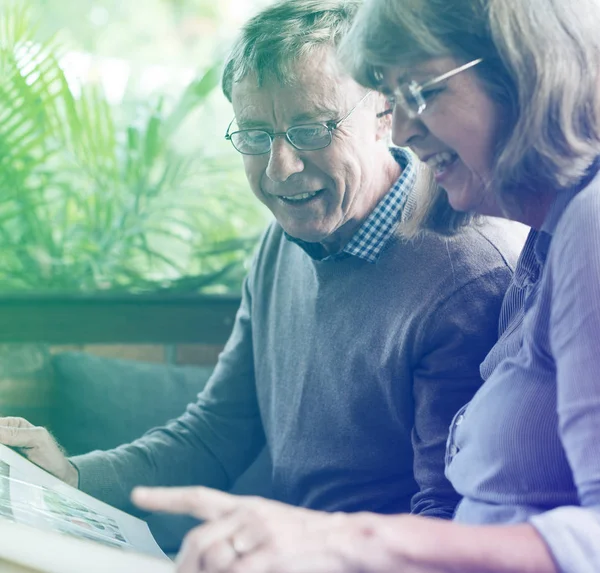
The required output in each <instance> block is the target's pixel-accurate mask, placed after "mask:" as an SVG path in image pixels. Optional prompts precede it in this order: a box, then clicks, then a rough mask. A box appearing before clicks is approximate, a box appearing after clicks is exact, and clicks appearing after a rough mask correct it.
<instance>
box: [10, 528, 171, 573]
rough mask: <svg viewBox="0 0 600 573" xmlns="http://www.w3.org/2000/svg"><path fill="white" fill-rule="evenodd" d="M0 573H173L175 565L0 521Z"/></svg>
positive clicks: (146, 556)
mask: <svg viewBox="0 0 600 573" xmlns="http://www.w3.org/2000/svg"><path fill="white" fill-rule="evenodd" d="M0 571H1V572H2V573H5V572H6V573H9V572H10V573H84V572H85V573H175V564H174V563H172V562H170V561H166V560H164V559H157V558H156V557H150V556H148V555H144V554H142V553H135V552H133V551H123V550H121V549H117V548H114V547H109V546H107V545H102V544H99V543H94V542H92V541H89V540H87V539H81V538H78V537H71V536H69V535H64V534H62V533H57V532H55V531H47V530H44V529H38V528H35V527H31V526H29V525H23V524H21V523H16V522H11V521H8V520H5V519H2V518H0Z"/></svg>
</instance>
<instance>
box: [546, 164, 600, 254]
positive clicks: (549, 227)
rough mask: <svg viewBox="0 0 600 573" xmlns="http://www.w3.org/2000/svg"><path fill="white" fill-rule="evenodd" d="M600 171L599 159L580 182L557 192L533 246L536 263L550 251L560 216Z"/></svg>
mask: <svg viewBox="0 0 600 573" xmlns="http://www.w3.org/2000/svg"><path fill="white" fill-rule="evenodd" d="M599 169H600V158H599V159H597V160H596V161H595V162H594V163H593V164H592V165H591V166H590V168H589V169H588V172H587V173H586V175H585V176H584V177H583V178H582V180H581V181H580V182H579V183H577V184H576V185H574V186H573V187H571V188H570V189H565V190H564V191H559V192H558V193H557V194H556V197H555V198H554V201H553V202H552V205H551V206H550V210H549V211H548V214H547V215H546V218H545V219H544V222H543V223H542V226H541V228H540V231H539V234H538V238H537V241H536V244H535V254H536V257H537V259H538V261H539V262H540V263H541V264H544V263H545V262H546V257H547V256H548V250H549V249H550V243H551V241H552V235H554V232H555V231H556V227H557V226H558V222H559V221H560V218H561V217H562V214H563V213H564V212H565V211H566V209H567V207H568V206H569V203H571V201H572V200H573V199H574V198H575V196H576V195H577V194H578V193H579V192H580V191H581V190H582V189H583V188H585V187H587V186H588V185H589V184H590V183H591V182H592V180H593V179H594V178H595V177H596V176H597V173H598V170H599Z"/></svg>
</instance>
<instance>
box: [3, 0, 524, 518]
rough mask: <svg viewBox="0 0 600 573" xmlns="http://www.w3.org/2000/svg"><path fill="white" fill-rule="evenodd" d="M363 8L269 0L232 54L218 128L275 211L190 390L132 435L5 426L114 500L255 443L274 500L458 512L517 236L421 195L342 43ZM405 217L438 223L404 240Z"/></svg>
mask: <svg viewBox="0 0 600 573" xmlns="http://www.w3.org/2000/svg"><path fill="white" fill-rule="evenodd" d="M358 5H359V2H356V1H338V2H332V1H321V0H319V1H314V0H286V1H283V2H280V3H278V4H275V5H273V6H272V7H269V8H267V9H265V10H264V11H263V12H262V13H260V14H258V15H257V16H256V17H255V18H254V19H252V20H250V21H249V22H248V24H247V25H246V26H245V28H244V29H243V31H242V33H241V36H240V37H239V39H238V41H237V43H236V45H235V47H234V49H233V51H232V53H231V56H230V59H229V61H228V62H227V65H226V68H225V72H224V76H223V89H224V92H225V95H226V96H227V97H228V98H229V99H230V100H231V102H232V104H233V110H234V115H235V120H234V121H233V122H232V123H231V125H230V126H229V129H228V131H227V136H226V137H227V139H229V140H230V141H231V143H232V144H233V146H234V147H235V148H236V149H237V150H238V151H239V152H240V153H241V154H242V158H243V161H244V166H245V170H246V174H247V177H248V182H249V184H250V187H251V189H252V191H253V192H254V194H255V195H256V197H257V198H258V200H259V201H262V202H263V203H264V204H265V205H267V207H268V208H269V209H270V210H271V211H272V212H273V214H274V216H275V219H276V220H275V221H274V222H273V223H272V224H271V226H270V227H269V229H268V230H267V231H266V233H265V235H264V237H263V240H262V243H261V245H260V247H259V249H258V253H257V255H256V258H255V261H254V264H253V266H252V268H251V270H250V272H249V275H248V277H247V279H246V281H245V283H244V287H243V296H242V303H241V307H240V309H239V312H238V314H237V318H236V321H235V325H234V328H233V332H232V334H231V338H230V339H229V341H228V343H227V345H226V347H225V349H224V351H223V353H222V354H221V355H220V357H219V361H218V364H217V366H216V369H215V371H214V374H213V375H212V378H211V380H210V381H209V383H208V386H207V388H206V389H205V391H203V392H202V393H201V394H199V396H198V400H197V402H196V403H194V404H190V405H189V407H188V408H187V410H186V412H185V413H183V414H182V415H181V416H180V417H179V418H178V419H176V420H174V421H171V422H169V423H167V424H166V425H165V426H164V427H162V428H157V429H154V430H152V431H150V432H149V433H147V434H146V435H144V436H143V437H141V438H140V439H138V440H137V441H135V442H133V443H131V444H128V445H124V446H121V447H119V448H117V449H115V450H112V451H107V452H92V453H89V454H86V455H83V456H79V457H76V458H72V459H71V460H70V461H69V460H67V458H65V457H64V456H63V454H62V453H60V450H59V448H58V447H57V445H56V444H55V443H54V442H53V441H52V439H51V438H50V437H49V435H48V433H47V432H46V431H45V430H43V429H33V428H27V427H26V423H25V422H22V421H21V422H20V424H21V426H22V429H17V430H14V429H13V430H12V431H8V430H6V428H5V429H4V430H2V431H0V440H1V441H3V442H5V443H8V444H10V445H17V446H24V445H26V446H28V449H27V450H26V451H27V455H28V456H29V457H30V458H31V459H32V460H33V461H35V462H36V463H38V464H39V465H41V466H43V467H46V468H47V469H48V470H49V471H51V472H53V473H54V474H55V475H57V476H59V477H60V478H62V479H64V480H65V481H68V482H70V483H72V484H74V485H78V486H79V487H80V488H81V489H82V490H84V491H86V492H88V493H91V494H92V495H94V496H96V497H98V498H100V499H102V500H104V501H107V502H108V503H111V504H113V505H115V506H118V507H121V508H125V509H131V508H132V506H131V504H130V501H129V495H130V492H131V490H132V488H133V487H134V486H135V485H137V484H146V485H171V486H173V485H191V484H203V485H207V486H212V487H217V488H221V489H227V488H228V487H230V485H231V484H232V482H233V481H234V480H235V478H236V477H237V476H238V475H239V474H240V473H241V472H242V471H243V470H244V469H245V468H246V467H247V466H248V465H249V464H250V463H251V461H252V460H253V459H254V458H255V456H256V455H257V454H258V453H259V451H260V450H261V449H262V448H263V446H264V445H265V444H266V446H267V448H268V450H269V452H270V455H271V458H272V463H273V470H272V479H273V491H274V495H275V497H277V498H278V499H280V500H283V501H286V502H288V503H292V504H296V505H299V506H304V507H310V508H318V509H322V510H343V511H359V510H370V511H375V512H382V513H398V512H403V511H410V510H412V511H413V512H417V513H421V514H425V515H435V516H439V517H450V516H451V515H452V512H453V510H454V507H455V504H456V502H457V495H456V494H455V492H454V491H453V490H452V488H451V487H450V485H449V483H448V482H447V481H446V480H445V478H444V475H443V465H444V460H443V457H444V445H445V441H446V435H447V429H448V426H449V423H450V420H451V418H452V416H453V414H454V412H455V411H456V410H457V409H458V408H459V407H460V406H462V405H463V404H464V403H466V402H467V401H468V400H469V399H470V397H471V395H472V394H473V393H474V392H475V390H476V389H477V388H478V386H479V385H480V376H479V363H480V362H481V361H482V359H483V357H484V356H485V354H486V353H487V351H488V350H489V348H490V347H491V346H492V344H493V343H494V342H495V339H496V332H497V326H496V325H497V323H498V314H499V310H500V305H501V301H502V297H503V293H504V290H505V288H506V286H507V284H508V282H509V280H510V277H511V269H512V266H513V263H514V262H515V261H516V258H517V255H518V251H519V248H520V246H521V240H520V234H519V233H517V234H516V235H515V230H514V228H511V227H507V226H500V224H499V223H498V224H491V223H489V222H487V223H485V222H484V223H481V222H479V223H478V224H477V225H467V224H466V223H467V222H466V221H460V220H459V219H458V215H457V214H456V213H452V212H451V210H450V209H449V208H448V206H447V204H445V203H444V199H443V195H442V194H435V193H434V195H433V197H434V199H431V193H432V186H431V181H430V176H429V171H428V169H427V168H426V167H424V166H422V165H421V166H420V165H418V164H417V163H416V162H415V159H414V158H413V157H412V156H411V155H409V154H408V153H407V152H405V151H403V150H401V149H392V150H390V149H389V147H388V135H389V116H388V115H387V114H386V108H387V104H386V101H385V99H384V98H383V97H382V96H380V95H378V94H375V93H372V92H368V91H365V90H364V89H363V88H361V87H360V86H359V85H358V84H357V83H355V82H354V81H353V80H352V79H351V78H350V77H349V76H348V75H347V74H346V72H345V71H344V70H343V69H342V68H341V66H340V64H339V63H338V61H337V57H336V47H337V45H338V42H339V40H340V39H341V37H342V36H343V35H344V33H345V31H346V30H347V29H348V28H349V25H350V23H351V19H352V17H353V15H354V13H355V11H356V9H357V8H358ZM430 199H431V200H430ZM417 223H418V224H423V225H425V224H429V225H433V226H436V227H437V230H438V231H439V230H442V231H445V232H446V236H441V235H440V234H437V233H431V232H428V231H423V232H422V233H420V234H419V235H415V233H414V228H415V227H416V226H417ZM411 233H412V235H413V237H412V238H409V235H410V234H411ZM134 406H135V405H132V407H134ZM4 424H5V425H8V424H13V425H15V424H16V425H18V424H19V422H15V421H14V420H12V421H10V420H5V421H4ZM430 506H431V507H433V506H435V507H436V508H438V509H437V510H436V511H429V508H430Z"/></svg>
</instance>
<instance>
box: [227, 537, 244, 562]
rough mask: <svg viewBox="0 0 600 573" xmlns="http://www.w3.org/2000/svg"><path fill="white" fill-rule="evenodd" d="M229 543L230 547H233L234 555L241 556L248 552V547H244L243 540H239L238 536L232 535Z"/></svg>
mask: <svg viewBox="0 0 600 573" xmlns="http://www.w3.org/2000/svg"><path fill="white" fill-rule="evenodd" d="M229 545H231V549H233V552H234V553H235V556H236V557H243V556H244V555H245V554H246V553H248V547H246V546H245V545H244V543H243V542H240V538H239V537H232V538H231V539H230V540H229Z"/></svg>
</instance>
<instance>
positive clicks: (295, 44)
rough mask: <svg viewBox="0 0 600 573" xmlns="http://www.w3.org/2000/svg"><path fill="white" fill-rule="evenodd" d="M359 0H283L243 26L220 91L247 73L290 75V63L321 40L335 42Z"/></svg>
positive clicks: (283, 79)
mask: <svg viewBox="0 0 600 573" xmlns="http://www.w3.org/2000/svg"><path fill="white" fill-rule="evenodd" d="M361 4H362V1H361V0H282V1H279V2H276V3H275V4H273V5H272V6H269V7H267V8H266V9H264V10H262V11H261V12H260V13H259V14H257V15H256V16H254V17H253V18H252V19H250V20H249V21H248V23H247V24H246V25H245V26H244V27H243V28H242V31H241V33H240V36H239V37H238V39H237V41H236V42H235V44H234V46H233V49H232V50H231V53H230V54H229V57H228V58H227V60H226V63H225V69H224V72H223V79H222V88H223V93H224V94H225V96H226V97H227V99H228V100H229V101H231V89H232V86H233V84H234V83H236V82H239V81H240V80H242V79H243V78H245V77H246V76H247V75H248V74H253V75H254V76H256V80H257V83H258V85H259V86H261V85H263V84H264V82H265V81H266V80H275V81H277V82H279V83H281V84H287V83H290V82H292V81H293V80H294V68H295V66H294V64H295V63H297V61H298V60H299V59H301V58H303V57H305V56H307V55H310V53H311V52H312V51H313V50H314V49H315V48H319V47H322V46H332V47H337V45H338V44H339V42H340V41H341V39H342V38H343V37H344V36H345V35H346V33H347V32H348V30H349V29H350V27H351V25H352V21H353V19H354V16H355V14H356V13H357V12H358V9H359V8H360V6H361Z"/></svg>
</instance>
